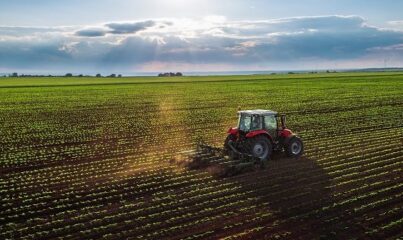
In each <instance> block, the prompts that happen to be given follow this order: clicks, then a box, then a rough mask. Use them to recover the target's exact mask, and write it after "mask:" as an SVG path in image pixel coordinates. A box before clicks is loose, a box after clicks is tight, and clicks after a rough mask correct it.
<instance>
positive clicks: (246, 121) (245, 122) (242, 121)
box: [239, 114, 251, 132]
mask: <svg viewBox="0 0 403 240" xmlns="http://www.w3.org/2000/svg"><path fill="white" fill-rule="evenodd" d="M250 122H251V116H250V115H245V114H241V115H240V116H239V130H240V131H242V132H249V130H250Z"/></svg>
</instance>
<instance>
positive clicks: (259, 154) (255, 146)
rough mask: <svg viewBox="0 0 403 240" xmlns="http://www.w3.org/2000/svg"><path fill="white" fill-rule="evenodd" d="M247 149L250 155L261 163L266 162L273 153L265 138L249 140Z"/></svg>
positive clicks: (269, 143) (259, 137)
mask: <svg viewBox="0 0 403 240" xmlns="http://www.w3.org/2000/svg"><path fill="white" fill-rule="evenodd" d="M249 148H250V149H249V151H250V154H252V155H253V156H254V157H256V158H260V160H262V161H266V160H268V159H269V158H270V156H271V154H272V152H273V145H272V144H271V142H270V140H269V139H268V138H267V137H265V136H257V137H254V138H251V139H250V141H249Z"/></svg>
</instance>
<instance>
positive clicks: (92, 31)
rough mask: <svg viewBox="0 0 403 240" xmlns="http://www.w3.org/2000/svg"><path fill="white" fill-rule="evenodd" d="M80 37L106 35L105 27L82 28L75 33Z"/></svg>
mask: <svg viewBox="0 0 403 240" xmlns="http://www.w3.org/2000/svg"><path fill="white" fill-rule="evenodd" d="M75 35H76V36H79V37H102V36H105V35H106V32H105V30H103V29H82V30H79V31H77V32H76V33H75Z"/></svg>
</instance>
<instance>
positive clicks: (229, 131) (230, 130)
mask: <svg viewBox="0 0 403 240" xmlns="http://www.w3.org/2000/svg"><path fill="white" fill-rule="evenodd" d="M227 133H228V134H231V135H236V134H237V133H238V128H230V129H228V131H227Z"/></svg>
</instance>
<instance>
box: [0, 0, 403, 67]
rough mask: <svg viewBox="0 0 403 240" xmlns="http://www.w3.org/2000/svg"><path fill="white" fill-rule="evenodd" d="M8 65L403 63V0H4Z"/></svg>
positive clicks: (2, 51) (0, 54) (2, 58)
mask: <svg viewBox="0 0 403 240" xmlns="http://www.w3.org/2000/svg"><path fill="white" fill-rule="evenodd" d="M0 11H1V14H0V73H2V72H12V71H17V72H20V73H24V72H25V73H65V72H74V73H80V72H82V73H95V72H101V73H105V74H106V73H110V72H116V73H124V74H131V73H136V72H159V71H184V72H191V71H239V70H249V71H257V70H268V71H270V70H319V69H343V68H367V67H403V14H402V12H403V1H396V0H384V1H378V0H337V1H336V0H305V1H300V0H282V1H274V0H273V1H271V0H147V1H140V0H85V1H84V0H36V1H32V0H13V1H0Z"/></svg>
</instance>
